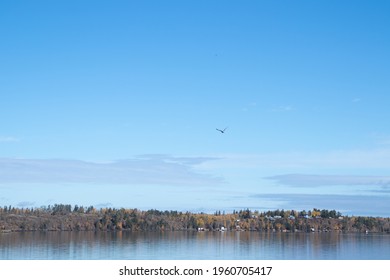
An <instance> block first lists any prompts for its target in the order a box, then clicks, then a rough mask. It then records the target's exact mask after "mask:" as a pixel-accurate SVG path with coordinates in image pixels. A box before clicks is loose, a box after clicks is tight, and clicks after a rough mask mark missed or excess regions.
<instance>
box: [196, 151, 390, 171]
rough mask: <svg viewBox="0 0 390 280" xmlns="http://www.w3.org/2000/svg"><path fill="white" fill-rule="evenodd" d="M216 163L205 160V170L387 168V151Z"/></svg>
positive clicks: (246, 157) (242, 157) (238, 157)
mask: <svg viewBox="0 0 390 280" xmlns="http://www.w3.org/2000/svg"><path fill="white" fill-rule="evenodd" d="M218 158H219V160H218V161H207V162H205V163H204V164H202V165H203V166H205V167H217V168H221V167H224V168H258V169H260V168H262V169H275V170H278V169H279V170H294V171H292V172H293V173H306V171H305V170H311V169H324V170H325V169H338V170H343V169H353V170H356V169H366V170H371V169H390V149H387V148H386V149H373V150H345V151H342V150H341V151H329V152H298V151H297V152H285V153H283V152H280V153H264V154H225V155H218Z"/></svg>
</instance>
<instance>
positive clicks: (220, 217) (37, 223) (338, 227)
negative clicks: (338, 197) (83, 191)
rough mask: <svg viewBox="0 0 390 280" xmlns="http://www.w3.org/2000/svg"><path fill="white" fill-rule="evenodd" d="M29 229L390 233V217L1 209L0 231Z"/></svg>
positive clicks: (332, 213) (324, 212) (312, 212)
mask: <svg viewBox="0 0 390 280" xmlns="http://www.w3.org/2000/svg"><path fill="white" fill-rule="evenodd" d="M30 231H134V232H145V231H258V232H363V233H368V232H370V233H372V232H375V233H390V218H382V217H362V216H343V215H341V213H339V212H336V211H335V210H325V209H323V210H319V209H315V208H314V209H313V210H309V211H305V210H303V211H295V210H275V211H266V212H258V211H250V210H249V209H247V210H240V211H234V212H233V213H228V214H225V213H221V212H220V211H217V212H215V213H214V214H206V213H191V212H179V211H159V210H147V211H142V210H138V209H124V208H121V209H115V208H103V209H99V210H98V209H95V208H94V207H92V206H90V207H83V206H77V205H76V206H74V207H72V206H71V205H64V204H56V205H53V206H48V207H42V208H35V209H29V208H14V207H11V206H9V207H4V208H0V233H10V232H30Z"/></svg>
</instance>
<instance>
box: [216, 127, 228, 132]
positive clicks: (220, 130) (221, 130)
mask: <svg viewBox="0 0 390 280" xmlns="http://www.w3.org/2000/svg"><path fill="white" fill-rule="evenodd" d="M226 128H227V127H225V128H224V129H218V128H216V130H218V131H219V132H221V133H225V130H226Z"/></svg>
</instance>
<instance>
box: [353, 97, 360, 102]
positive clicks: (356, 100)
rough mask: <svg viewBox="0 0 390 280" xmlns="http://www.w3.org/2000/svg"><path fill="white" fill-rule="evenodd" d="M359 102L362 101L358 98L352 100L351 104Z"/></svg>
mask: <svg viewBox="0 0 390 280" xmlns="http://www.w3.org/2000/svg"><path fill="white" fill-rule="evenodd" d="M360 101H362V100H361V99H360V98H358V97H356V98H354V99H352V102H353V103H358V102H360Z"/></svg>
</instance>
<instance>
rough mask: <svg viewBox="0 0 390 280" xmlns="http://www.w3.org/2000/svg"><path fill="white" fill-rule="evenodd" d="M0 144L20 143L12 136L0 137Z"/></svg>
mask: <svg viewBox="0 0 390 280" xmlns="http://www.w3.org/2000/svg"><path fill="white" fill-rule="evenodd" d="M0 142H20V139H19V138H16V137H12V136H0Z"/></svg>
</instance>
